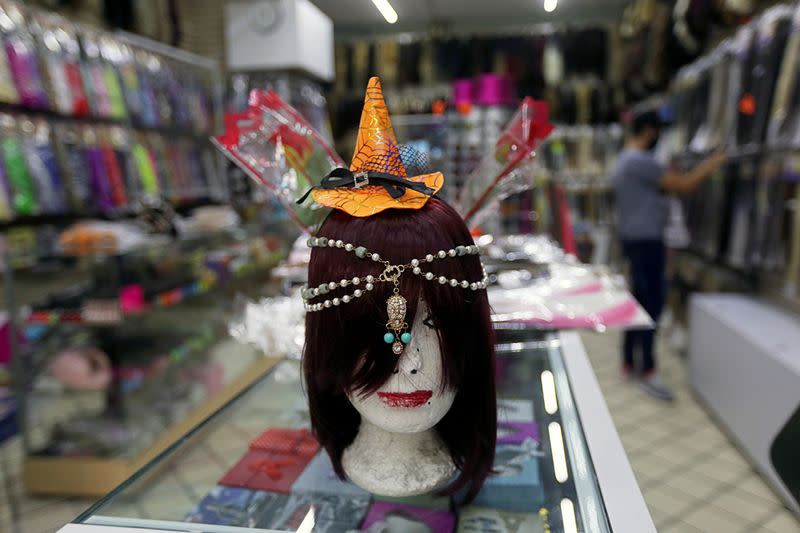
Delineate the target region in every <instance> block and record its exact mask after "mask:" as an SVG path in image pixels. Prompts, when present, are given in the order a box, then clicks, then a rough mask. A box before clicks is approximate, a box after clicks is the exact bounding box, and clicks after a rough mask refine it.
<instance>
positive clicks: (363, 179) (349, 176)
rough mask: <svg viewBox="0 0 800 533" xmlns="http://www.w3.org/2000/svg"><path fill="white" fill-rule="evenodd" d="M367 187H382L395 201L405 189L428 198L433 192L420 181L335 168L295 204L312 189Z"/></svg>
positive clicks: (301, 201) (308, 192)
mask: <svg viewBox="0 0 800 533" xmlns="http://www.w3.org/2000/svg"><path fill="white" fill-rule="evenodd" d="M368 185H378V186H381V187H383V188H384V189H386V192H388V193H389V195H390V196H391V197H392V198H394V199H395V200H396V199H397V198H400V197H401V196H403V195H404V194H405V193H406V189H411V190H413V191H416V192H418V193H421V194H426V195H428V196H432V195H433V193H434V192H435V191H434V190H433V189H431V188H430V187H428V186H427V185H425V183H423V182H421V181H411V180H409V179H406V178H402V177H400V176H395V175H394V174H388V173H386V172H375V171H372V170H371V171H369V172H353V171H352V170H350V169H349V168H336V169H333V170H332V171H331V172H330V174H328V175H327V176H325V177H324V178H322V181H321V182H320V184H319V185H317V186H315V187H312V188H310V189H309V190H308V191H306V193H305V194H304V195H303V196H302V197H301V198H300V199H299V200H297V203H298V204H302V203H303V202H305V200H306V198H308V195H309V194H311V191H313V190H314V189H338V188H340V187H350V188H353V189H361V188H362V187H366V186H368Z"/></svg>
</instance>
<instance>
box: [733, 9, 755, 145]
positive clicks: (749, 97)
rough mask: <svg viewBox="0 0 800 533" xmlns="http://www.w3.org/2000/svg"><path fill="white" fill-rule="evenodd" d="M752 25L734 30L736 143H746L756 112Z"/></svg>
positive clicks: (753, 34)
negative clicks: (737, 93) (736, 101)
mask: <svg viewBox="0 0 800 533" xmlns="http://www.w3.org/2000/svg"><path fill="white" fill-rule="evenodd" d="M755 33H756V32H755V30H754V29H753V27H752V25H747V26H743V27H742V28H740V29H739V31H738V32H736V37H735V39H734V50H735V53H736V64H737V65H738V68H737V70H738V74H739V76H738V83H737V89H738V92H739V100H738V103H737V106H736V110H737V115H736V135H735V142H736V144H737V145H744V144H747V142H748V141H749V138H750V131H751V130H752V128H753V116H754V115H755V113H756V99H755V97H754V96H753V65H754V63H755V43H756V36H755Z"/></svg>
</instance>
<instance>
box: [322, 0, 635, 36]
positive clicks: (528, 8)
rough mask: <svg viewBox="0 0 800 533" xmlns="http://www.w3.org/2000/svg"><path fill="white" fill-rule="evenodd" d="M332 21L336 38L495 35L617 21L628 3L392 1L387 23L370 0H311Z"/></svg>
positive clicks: (577, 0) (581, 0) (596, 0)
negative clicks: (437, 32) (440, 31)
mask: <svg viewBox="0 0 800 533" xmlns="http://www.w3.org/2000/svg"><path fill="white" fill-rule="evenodd" d="M312 2H313V3H314V4H316V5H317V6H318V7H319V8H320V9H321V10H322V11H324V12H325V13H326V14H327V15H328V16H329V17H331V19H333V22H334V25H335V30H336V33H337V36H350V35H352V34H356V33H359V32H361V33H368V34H375V33H394V32H398V31H399V32H405V31H426V30H428V29H430V28H431V27H432V26H439V27H441V28H444V29H448V28H450V29H453V30H466V31H481V32H492V31H495V30H502V29H503V28H504V27H508V26H519V25H526V24H542V23H548V22H550V23H557V24H564V23H573V22H575V23H587V22H595V21H597V22H613V21H615V20H619V17H620V15H621V13H622V10H623V8H624V7H625V5H626V4H627V3H628V0H559V2H558V7H557V9H556V10H555V11H554V12H552V13H547V12H545V11H544V9H543V7H542V4H543V0H390V2H391V4H392V6H393V7H394V9H395V11H397V15H398V22H397V23H396V24H387V23H386V22H385V21H384V20H383V17H382V16H381V14H380V13H379V12H378V10H377V9H375V6H374V5H373V3H372V1H371V0H312Z"/></svg>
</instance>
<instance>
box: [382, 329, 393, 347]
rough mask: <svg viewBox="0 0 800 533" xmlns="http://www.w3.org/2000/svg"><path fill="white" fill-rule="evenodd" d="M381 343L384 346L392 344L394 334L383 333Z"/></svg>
mask: <svg viewBox="0 0 800 533" xmlns="http://www.w3.org/2000/svg"><path fill="white" fill-rule="evenodd" d="M383 342H385V343H386V344H392V343H393V342H394V333H388V332H387V333H384V334H383Z"/></svg>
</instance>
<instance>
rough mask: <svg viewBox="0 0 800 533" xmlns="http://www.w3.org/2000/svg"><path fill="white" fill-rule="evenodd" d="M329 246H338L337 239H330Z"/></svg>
mask: <svg viewBox="0 0 800 533" xmlns="http://www.w3.org/2000/svg"><path fill="white" fill-rule="evenodd" d="M328 247H329V248H336V241H334V240H333V239H331V240H329V241H328Z"/></svg>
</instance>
